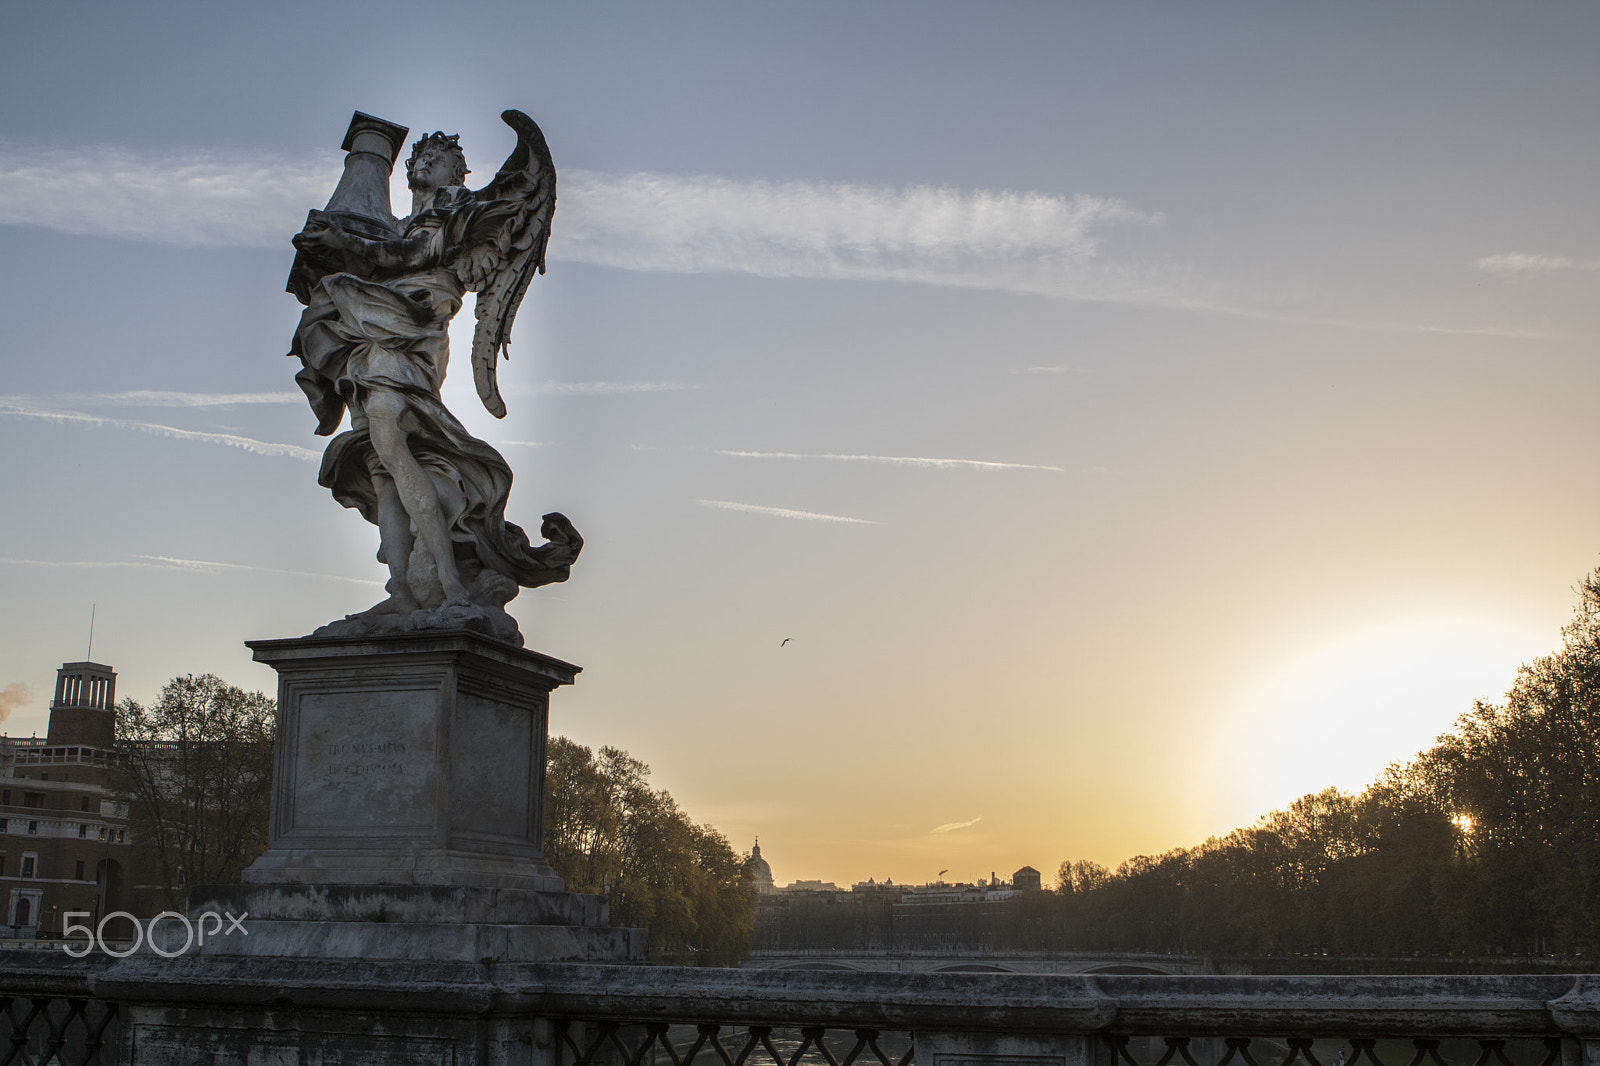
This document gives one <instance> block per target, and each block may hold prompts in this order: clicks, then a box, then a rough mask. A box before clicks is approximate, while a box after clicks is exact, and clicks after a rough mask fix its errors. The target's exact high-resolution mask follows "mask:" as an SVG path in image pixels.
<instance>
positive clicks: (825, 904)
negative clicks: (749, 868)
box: [751, 866, 1042, 951]
mask: <svg viewBox="0 0 1600 1066" xmlns="http://www.w3.org/2000/svg"><path fill="white" fill-rule="evenodd" d="M1040 887H1041V885H1040V876H1039V871H1037V870H1035V869H1034V868H1033V867H1031V866H1024V867H1023V868H1022V869H1021V870H1018V871H1017V872H1016V873H1015V874H1013V875H1012V879H1011V881H1010V882H1009V883H1007V882H1005V881H1002V880H1000V879H999V878H998V877H996V876H995V875H994V874H992V873H991V874H990V875H989V879H988V880H987V881H979V882H978V883H977V884H967V883H956V884H950V883H948V882H945V881H935V882H933V883H932V884H926V885H896V884H895V883H894V882H893V881H889V880H885V881H881V882H880V881H876V880H874V879H872V878H868V879H867V880H865V881H858V882H856V883H855V884H854V885H851V886H850V891H848V892H844V891H840V890H839V889H838V888H837V887H835V886H834V885H832V884H830V883H828V882H825V881H795V882H793V883H792V884H790V885H788V886H786V887H784V888H780V889H778V890H777V891H776V892H775V893H773V894H771V895H769V896H764V897H762V899H761V901H760V906H759V907H758V908H757V910H756V923H755V928H754V930H753V931H752V934H751V947H752V948H754V949H755V950H757V951H816V950H824V951H841V950H842V951H851V950H855V951H877V950H891V951H892V950H901V949H906V950H994V949H996V948H998V947H1006V948H1016V949H1029V948H1036V947H1039V946H1041V945H1040V940H1039V938H1040V935H1041V930H1042V926H1041V925H1040V922H1039V918H1038V913H1037V908H1038V906H1039V904H1040V903H1041V902H1042V897H1040V896H1036V895H1033V893H1034V892H1036V891H1037V890H1038V889H1039V888H1040Z"/></svg>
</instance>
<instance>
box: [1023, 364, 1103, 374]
mask: <svg viewBox="0 0 1600 1066" xmlns="http://www.w3.org/2000/svg"><path fill="white" fill-rule="evenodd" d="M1090 372H1091V371H1090V370H1089V368H1088V367H1082V366H1024V367H1018V368H1017V369H1015V370H1013V371H1012V373H1013V374H1088V373H1090Z"/></svg>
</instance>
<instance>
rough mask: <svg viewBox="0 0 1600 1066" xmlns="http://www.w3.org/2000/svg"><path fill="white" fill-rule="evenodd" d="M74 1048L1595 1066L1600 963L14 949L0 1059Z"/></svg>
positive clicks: (535, 1062) (210, 1057)
mask: <svg viewBox="0 0 1600 1066" xmlns="http://www.w3.org/2000/svg"><path fill="white" fill-rule="evenodd" d="M7 1027H9V1029H10V1031H9V1032H7V1031H5V1030H6V1028H7ZM57 1039H59V1040H61V1045H60V1046H61V1047H62V1048H63V1053H62V1054H61V1055H60V1061H62V1062H66V1063H73V1062H83V1063H104V1064H113V1063H115V1064H119V1066H120V1064H136V1066H145V1064H177V1063H201V1062H205V1063H235V1062H236V1063H240V1064H245V1063H251V1064H255V1063H264V1062H272V1063H276V1062H280V1061H281V1062H300V1063H308V1064H309V1063H316V1064H319V1066H332V1064H334V1063H339V1064H352V1066H353V1064H357V1063H360V1064H367V1063H374V1064H375V1063H386V1064H387V1063H419V1064H420V1063H429V1064H437V1063H452V1064H455V1066H468V1064H483V1066H647V1064H648V1066H669V1064H671V1066H693V1064H700V1066H854V1064H857V1063H859V1064H877V1066H911V1064H913V1063H915V1064H920V1066H1300V1064H1302V1063H1303V1064H1304V1066H1337V1064H1338V1063H1339V1062H1340V1061H1343V1062H1344V1063H1345V1064H1346V1066H1600V977H1593V976H1570V975H1536V976H1449V977H1416V976H1406V977H1377V976H1360V977H1327V976H1317V977H1250V976H1131V975H1032V974H1026V975H1022V974H1018V975H1012V974H927V973H911V974H908V973H838V972H795V971H786V972H779V971H745V970H716V969H694V968H679V967H650V966H615V965H594V964H570V963H517V964H508V963H500V962H496V961H493V960H484V961H481V962H465V961H456V962H445V963H441V962H437V961H433V962H427V963H407V962H394V961H387V962H364V961H361V960H351V959H341V960H314V959H283V958H254V957H249V956H242V957H205V956H194V957H179V958H173V959H163V958H160V957H158V956H150V955H148V954H147V953H141V954H139V955H135V956H132V957H130V958H128V959H125V960H121V961H115V960H110V959H107V958H104V957H100V956H91V957H90V958H87V959H83V960H72V959H68V958H67V957H66V956H65V955H64V954H62V953H60V952H44V951H37V952H35V951H19V952H9V953H7V954H6V957H4V958H3V959H0V1063H11V1062H19V1063H31V1062H43V1061H51V1060H49V1059H48V1058H47V1055H48V1053H49V1048H50V1046H51V1044H50V1042H51V1041H52V1040H57ZM97 1043H98V1044H99V1045H103V1046H96V1045H97ZM19 1049H20V1050H19ZM7 1050H10V1052H11V1055H10V1057H7V1054H6V1052H7Z"/></svg>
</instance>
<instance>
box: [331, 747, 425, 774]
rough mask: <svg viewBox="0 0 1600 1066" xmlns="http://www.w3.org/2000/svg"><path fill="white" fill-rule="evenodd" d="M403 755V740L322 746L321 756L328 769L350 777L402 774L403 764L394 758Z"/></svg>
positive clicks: (404, 748)
mask: <svg viewBox="0 0 1600 1066" xmlns="http://www.w3.org/2000/svg"><path fill="white" fill-rule="evenodd" d="M405 753H406V745H405V741H403V740H391V741H387V742H381V743H378V742H363V741H349V742H346V743H337V742H336V743H333V744H324V745H323V746H322V754H323V755H324V756H326V757H327V759H328V765H329V768H330V769H333V770H337V771H341V772H343V773H347V774H349V775H351V776H352V777H364V776H367V775H369V774H398V773H403V772H404V771H405V763H404V762H403V761H401V760H400V759H398V758H396V756H399V755H404V754H405Z"/></svg>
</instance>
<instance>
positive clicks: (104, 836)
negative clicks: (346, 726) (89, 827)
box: [100, 826, 106, 840]
mask: <svg viewBox="0 0 1600 1066" xmlns="http://www.w3.org/2000/svg"><path fill="white" fill-rule="evenodd" d="M105 838H106V827H105V826H101V827H100V839H101V840H104V839H105Z"/></svg>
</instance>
